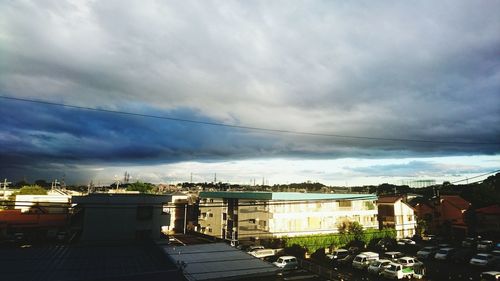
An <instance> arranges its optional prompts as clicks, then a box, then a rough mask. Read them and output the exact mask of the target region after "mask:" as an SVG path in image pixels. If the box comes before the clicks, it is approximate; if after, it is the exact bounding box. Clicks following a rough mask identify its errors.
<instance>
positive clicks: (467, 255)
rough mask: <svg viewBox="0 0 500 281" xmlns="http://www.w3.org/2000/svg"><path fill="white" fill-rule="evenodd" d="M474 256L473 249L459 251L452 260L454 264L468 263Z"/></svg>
mask: <svg viewBox="0 0 500 281" xmlns="http://www.w3.org/2000/svg"><path fill="white" fill-rule="evenodd" d="M473 256H474V251H473V250H472V249H471V248H465V249H458V250H457V251H456V252H455V253H454V254H453V255H452V256H451V258H450V259H451V261H452V262H454V263H468V262H469V261H470V259H471V258H472V257H473Z"/></svg>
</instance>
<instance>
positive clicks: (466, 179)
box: [451, 170, 500, 184]
mask: <svg viewBox="0 0 500 281" xmlns="http://www.w3.org/2000/svg"><path fill="white" fill-rule="evenodd" d="M498 172H500V170H495V171H492V172H489V173H485V174H482V175H478V176H474V177H470V178H465V179H461V180H458V181H454V182H451V184H454V183H457V182H463V181H468V180H471V179H475V178H479V177H484V176H487V175H491V174H494V173H498ZM480 181H483V180H480ZM480 181H475V182H473V183H476V182H480Z"/></svg>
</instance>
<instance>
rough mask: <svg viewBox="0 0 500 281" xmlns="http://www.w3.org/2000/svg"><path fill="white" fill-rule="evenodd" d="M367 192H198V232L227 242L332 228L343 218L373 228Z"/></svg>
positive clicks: (372, 208)
mask: <svg viewBox="0 0 500 281" xmlns="http://www.w3.org/2000/svg"><path fill="white" fill-rule="evenodd" d="M376 200H377V197H376V196H375V195H372V194H320V193H317V194H316V193H293V192H200V204H199V209H200V215H199V218H198V222H199V226H198V228H197V231H198V232H201V233H203V234H206V235H210V236H214V237H218V238H222V239H225V240H231V241H243V240H250V241H255V240H258V239H266V238H272V237H282V236H302V235H310V234H328V233H337V232H338V229H339V225H340V224H341V223H343V222H347V221H349V222H353V221H356V222H359V223H360V224H361V225H362V226H363V227H364V228H365V229H367V228H378V221H377V213H378V212H377V206H376V204H375V201H376Z"/></svg>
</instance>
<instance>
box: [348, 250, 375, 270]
mask: <svg viewBox="0 0 500 281" xmlns="http://www.w3.org/2000/svg"><path fill="white" fill-rule="evenodd" d="M378 259H379V255H378V253H374V252H362V253H361V254H359V255H357V256H356V257H355V258H354V260H353V261H352V266H353V267H354V268H357V269H366V268H368V266H369V265H370V263H372V262H374V261H376V260H378Z"/></svg>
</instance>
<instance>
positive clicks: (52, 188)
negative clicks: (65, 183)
mask: <svg viewBox="0 0 500 281" xmlns="http://www.w3.org/2000/svg"><path fill="white" fill-rule="evenodd" d="M59 183H60V182H58V181H57V179H55V180H54V181H53V182H52V184H51V186H50V189H51V190H54V189H57V185H58V184H59Z"/></svg>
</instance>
